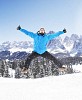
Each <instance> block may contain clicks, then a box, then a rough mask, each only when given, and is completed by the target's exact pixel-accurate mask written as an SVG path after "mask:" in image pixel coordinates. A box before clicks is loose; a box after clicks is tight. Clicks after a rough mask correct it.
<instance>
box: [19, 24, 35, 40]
mask: <svg viewBox="0 0 82 100" xmlns="http://www.w3.org/2000/svg"><path fill="white" fill-rule="evenodd" d="M17 30H20V31H21V32H23V33H25V34H26V35H29V36H30V37H31V38H35V36H36V34H34V33H33V32H29V31H27V30H25V29H22V28H21V27H20V25H19V26H18V27H17Z"/></svg>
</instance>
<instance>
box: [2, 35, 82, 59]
mask: <svg viewBox="0 0 82 100" xmlns="http://www.w3.org/2000/svg"><path fill="white" fill-rule="evenodd" d="M47 48H48V51H49V52H50V53H52V54H53V55H55V56H57V57H62V58H65V57H78V56H79V57H82V36H78V35H77V34H72V35H71V36H70V37H68V36H66V37H65V38H64V39H62V38H61V36H59V37H58V38H55V39H53V40H51V41H50V42H49V43H48V44H47ZM32 50H33V41H13V42H9V41H6V42H3V43H2V44H0V58H4V57H6V58H7V57H12V55H14V56H15V57H17V55H20V53H21V54H22V56H24V55H26V56H27V55H28V53H31V52H32Z"/></svg>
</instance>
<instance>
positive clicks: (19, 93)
mask: <svg viewBox="0 0 82 100" xmlns="http://www.w3.org/2000/svg"><path fill="white" fill-rule="evenodd" d="M81 67H82V65H81V66H74V68H75V69H77V70H78V69H79V70H80V71H82V68H81ZM0 100H82V73H75V74H67V75H60V76H50V77H45V78H37V79H14V78H10V79H9V78H0Z"/></svg>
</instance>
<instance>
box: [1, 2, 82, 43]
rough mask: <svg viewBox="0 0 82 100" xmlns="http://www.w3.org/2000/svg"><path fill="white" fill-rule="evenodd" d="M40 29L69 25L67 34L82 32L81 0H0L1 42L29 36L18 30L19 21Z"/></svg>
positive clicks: (26, 38)
mask: <svg viewBox="0 0 82 100" xmlns="http://www.w3.org/2000/svg"><path fill="white" fill-rule="evenodd" d="M19 24H20V25H21V27H22V28H25V29H27V30H28V31H32V32H37V31H38V30H39V28H40V27H44V28H45V30H46V32H49V31H50V30H53V31H55V32H56V31H59V30H63V28H66V29H67V34H63V35H62V36H61V37H62V38H63V37H64V36H66V35H68V36H70V35H71V34H78V35H81V34H82V0H0V43H2V42H4V41H24V40H29V39H31V38H29V37H28V36H26V35H25V34H23V33H21V32H19V31H17V30H16V27H17V26H18V25H19Z"/></svg>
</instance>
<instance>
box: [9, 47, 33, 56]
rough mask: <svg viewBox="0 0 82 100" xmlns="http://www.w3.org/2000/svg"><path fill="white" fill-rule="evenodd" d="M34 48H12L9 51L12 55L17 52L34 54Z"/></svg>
mask: <svg viewBox="0 0 82 100" xmlns="http://www.w3.org/2000/svg"><path fill="white" fill-rule="evenodd" d="M32 50H33V49H32V48H28V49H24V48H11V49H9V51H10V52H11V55H12V53H14V52H17V51H20V52H21V51H25V52H29V53H31V52H32Z"/></svg>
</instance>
